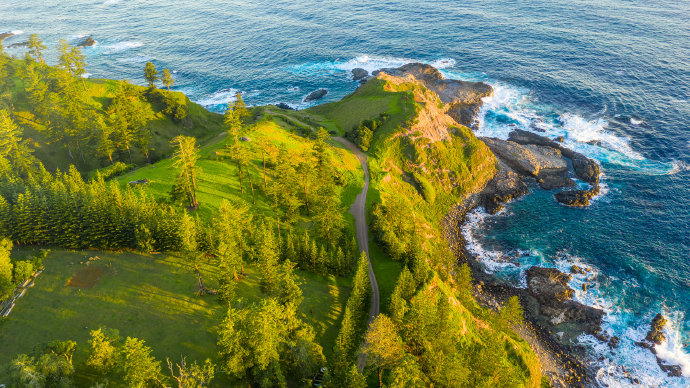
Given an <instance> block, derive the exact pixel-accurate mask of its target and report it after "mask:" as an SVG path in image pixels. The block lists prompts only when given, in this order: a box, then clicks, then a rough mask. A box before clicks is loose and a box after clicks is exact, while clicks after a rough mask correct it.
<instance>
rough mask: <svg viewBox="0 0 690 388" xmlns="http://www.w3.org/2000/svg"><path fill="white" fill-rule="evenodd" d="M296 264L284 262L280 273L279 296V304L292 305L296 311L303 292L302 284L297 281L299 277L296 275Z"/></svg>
mask: <svg viewBox="0 0 690 388" xmlns="http://www.w3.org/2000/svg"><path fill="white" fill-rule="evenodd" d="M294 269H295V264H294V263H292V262H291V261H290V260H286V261H285V262H283V264H282V266H281V272H280V284H279V286H278V290H279V291H280V294H279V295H278V302H280V303H281V304H283V305H288V304H289V305H291V306H292V307H293V308H294V309H296V308H297V307H298V306H299V305H300V304H302V300H303V299H304V298H303V296H302V290H301V289H300V287H299V286H300V283H299V282H298V280H297V276H296V275H295V273H294Z"/></svg>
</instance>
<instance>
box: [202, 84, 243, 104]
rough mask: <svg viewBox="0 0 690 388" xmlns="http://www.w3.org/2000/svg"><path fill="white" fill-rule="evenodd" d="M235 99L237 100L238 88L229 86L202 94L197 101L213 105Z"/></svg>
mask: <svg viewBox="0 0 690 388" xmlns="http://www.w3.org/2000/svg"><path fill="white" fill-rule="evenodd" d="M235 101H237V89H233V88H227V89H221V90H218V91H216V92H213V93H211V94H207V95H205V96H202V97H201V98H198V99H196V101H195V102H196V103H197V104H199V105H201V106H205V107H212V106H217V105H225V104H227V103H229V102H235Z"/></svg>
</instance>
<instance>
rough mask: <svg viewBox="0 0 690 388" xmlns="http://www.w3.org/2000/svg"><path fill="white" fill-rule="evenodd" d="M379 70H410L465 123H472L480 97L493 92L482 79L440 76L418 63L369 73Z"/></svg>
mask: <svg viewBox="0 0 690 388" xmlns="http://www.w3.org/2000/svg"><path fill="white" fill-rule="evenodd" d="M381 73H386V74H389V75H392V76H395V77H404V76H405V75H407V74H411V75H412V76H414V77H415V78H416V79H417V80H419V81H420V82H421V83H422V84H424V86H426V87H427V88H428V89H429V90H431V91H433V92H434V93H436V94H437V95H438V96H439V98H440V99H441V102H443V104H445V105H446V106H447V108H448V115H450V116H451V117H452V118H453V119H455V120H456V121H457V122H458V123H460V124H462V125H465V126H468V127H472V126H476V119H477V113H478V112H479V108H480V107H481V105H482V103H483V101H482V98H484V97H488V96H491V95H493V92H494V91H493V88H492V87H491V86H490V85H488V84H485V83H483V82H468V81H458V80H450V79H444V78H443V75H441V72H440V71H438V70H437V69H436V68H434V67H433V66H430V65H425V64H422V63H409V64H407V65H404V66H401V67H399V68H397V69H381V70H377V71H374V72H373V73H372V74H373V75H374V76H378V75H379V74H381Z"/></svg>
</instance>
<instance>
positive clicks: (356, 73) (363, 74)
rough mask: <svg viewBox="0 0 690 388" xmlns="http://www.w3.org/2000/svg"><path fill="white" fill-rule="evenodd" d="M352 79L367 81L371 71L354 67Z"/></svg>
mask: <svg viewBox="0 0 690 388" xmlns="http://www.w3.org/2000/svg"><path fill="white" fill-rule="evenodd" d="M352 79H353V80H354V81H366V80H367V79H369V72H368V71H366V70H364V69H362V68H361V67H357V68H354V69H352Z"/></svg>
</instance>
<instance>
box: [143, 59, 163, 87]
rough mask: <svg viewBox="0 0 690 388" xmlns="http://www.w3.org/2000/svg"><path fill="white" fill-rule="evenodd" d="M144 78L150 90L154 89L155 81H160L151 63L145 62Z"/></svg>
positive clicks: (154, 66)
mask: <svg viewBox="0 0 690 388" xmlns="http://www.w3.org/2000/svg"><path fill="white" fill-rule="evenodd" d="M144 78H145V79H146V82H148V84H149V87H150V88H151V89H155V88H156V81H158V80H159V79H160V76H159V75H158V70H156V65H154V64H153V62H146V66H145V67H144Z"/></svg>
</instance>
